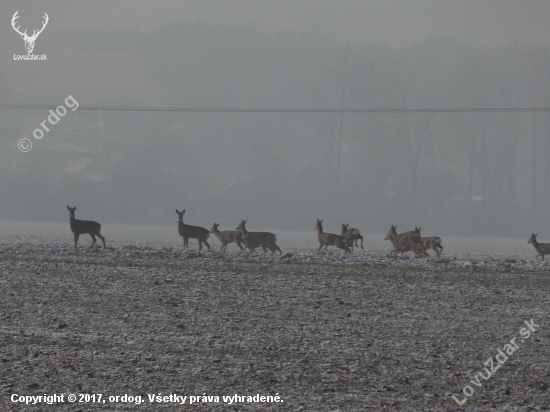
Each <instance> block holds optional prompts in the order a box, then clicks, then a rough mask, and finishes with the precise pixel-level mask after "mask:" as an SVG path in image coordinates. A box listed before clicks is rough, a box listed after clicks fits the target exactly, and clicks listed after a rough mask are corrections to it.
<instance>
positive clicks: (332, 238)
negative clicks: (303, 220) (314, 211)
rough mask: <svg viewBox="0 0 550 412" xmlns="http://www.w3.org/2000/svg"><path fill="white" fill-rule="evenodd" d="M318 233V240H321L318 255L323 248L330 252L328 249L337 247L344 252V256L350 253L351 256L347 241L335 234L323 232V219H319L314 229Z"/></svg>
mask: <svg viewBox="0 0 550 412" xmlns="http://www.w3.org/2000/svg"><path fill="white" fill-rule="evenodd" d="M313 229H314V230H316V231H317V240H319V249H318V250H317V254H319V252H320V251H321V248H322V247H323V246H324V247H325V250H326V251H328V249H327V247H329V246H336V247H337V248H339V249H343V250H344V254H345V253H348V254H350V255H351V252H350V250H349V247H348V245H347V239H346V238H345V237H343V236H340V235H335V234H334V233H324V232H323V219H321V220H319V219H317V223H316V224H315V227H314V228H313Z"/></svg>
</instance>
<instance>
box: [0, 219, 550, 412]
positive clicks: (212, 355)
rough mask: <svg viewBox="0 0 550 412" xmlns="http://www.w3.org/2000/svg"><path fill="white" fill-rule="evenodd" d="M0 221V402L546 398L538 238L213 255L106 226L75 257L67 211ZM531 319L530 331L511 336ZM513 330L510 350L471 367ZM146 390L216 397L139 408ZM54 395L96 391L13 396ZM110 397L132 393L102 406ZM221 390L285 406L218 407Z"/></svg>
mask: <svg viewBox="0 0 550 412" xmlns="http://www.w3.org/2000/svg"><path fill="white" fill-rule="evenodd" d="M10 225H11V223H10V224H6V223H3V224H2V225H0V231H1V235H0V410H32V411H41V410H43V411H50V410H52V411H53V410H55V411H62V410H82V411H88V410H182V409H183V410H220V411H222V410H223V411H226V410H231V411H240V410H311V411H336V410H341V411H380V410H392V411H393V410H395V411H417V410H418V411H420V410H422V411H424V410H426V411H442V410H465V411H488V410H493V411H523V410H550V407H549V405H550V388H549V385H550V384H549V382H550V350H549V346H548V343H549V337H550V333H549V331H548V326H547V325H548V324H549V322H548V321H549V311H548V307H549V304H550V295H549V293H548V292H549V286H550V278H549V274H548V273H547V271H546V270H547V266H546V262H544V263H543V262H541V261H540V260H539V261H538V262H536V261H535V260H534V256H533V255H534V253H533V252H534V250H532V251H531V250H530V248H526V249H525V253H522V252H519V251H518V252H517V253H515V256H514V257H511V255H508V254H507V253H506V247H511V245H515V244H516V242H515V241H512V240H507V241H506V242H503V243H502V244H501V247H502V249H498V250H497V249H495V250H496V251H497V252H498V253H497V252H492V255H473V254H466V253H459V252H455V251H454V250H453V253H448V254H445V252H446V251H447V249H445V250H444V256H443V259H439V260H436V259H432V258H430V259H424V258H423V259H416V258H413V257H409V256H406V257H403V258H390V257H388V256H387V253H386V252H387V250H389V247H388V246H389V242H388V243H387V244H386V243H384V242H381V243H380V244H381V245H382V246H383V247H382V248H381V249H383V251H376V248H377V246H376V244H375V243H374V242H375V239H374V238H377V236H379V235H377V236H374V237H373V238H372V243H370V242H371V241H370V240H367V239H366V240H367V242H368V243H366V244H365V246H366V249H367V250H366V253H361V254H354V255H353V256H352V257H345V256H343V255H342V253H341V251H335V252H334V253H330V254H322V255H316V254H315V253H314V252H316V250H314V249H312V248H315V246H316V245H315V243H314V242H312V244H311V248H310V247H309V244H305V243H302V242H305V240H306V239H308V238H307V237H306V236H310V235H311V236H312V238H313V240H314V241H316V240H315V233H314V232H313V230H312V233H311V234H309V233H303V234H300V233H298V234H296V233H289V232H281V233H279V232H277V235H278V238H279V241H278V243H279V244H280V245H281V247H282V248H283V253H284V255H283V256H274V255H271V254H268V255H265V254H264V253H263V252H260V253H255V254H253V255H248V254H245V253H240V252H239V251H238V249H236V248H235V247H232V248H231V251H230V252H229V253H225V254H224V253H221V252H220V251H219V246H218V245H219V244H218V241H217V239H215V238H214V239H212V242H211V244H213V245H215V247H214V248H213V249H214V250H213V251H212V252H205V253H201V254H198V253H197V250H196V248H197V245H196V243H191V247H192V249H193V250H191V251H189V252H184V253H182V250H181V240H180V238H179V237H178V236H177V232H176V234H175V235H174V233H173V232H174V231H176V230H175V228H169V227H167V228H159V227H149V228H145V229H144V227H137V226H120V227H116V230H115V228H114V227H113V228H111V227H110V226H109V230H106V229H107V228H106V227H105V233H104V234H105V236H106V237H107V240H108V246H109V248H108V249H107V250H103V249H95V250H92V251H91V250H88V249H87V246H88V245H89V244H90V242H91V241H90V239H89V237H86V236H82V237H81V241H80V242H81V243H80V245H81V247H80V249H79V250H78V251H76V252H75V251H74V250H73V249H72V239H71V236H70V232H69V233H67V232H68V223H67V225H66V226H64V225H58V224H54V225H51V226H48V225H44V226H43V229H42V228H39V229H36V227H35V229H33V230H30V229H31V228H28V232H25V231H24V230H23V229H22V228H23V227H26V224H25V225H23V226H22V225H14V226H10ZM42 230H44V231H42ZM10 231H11V232H10ZM108 233H110V234H109V235H108ZM30 235H34V236H30ZM300 236H303V237H300ZM369 238H370V237H369ZM382 238H383V235H382ZM128 239H131V241H130V240H128ZM457 239H458V238H457ZM458 240H459V239H458ZM443 241H444V243H443V244H444V245H445V246H446V247H447V246H448V244H447V243H451V244H453V249H454V247H455V246H454V245H459V244H460V242H459V241H457V242H456V243H454V242H451V241H450V240H449V242H447V239H446V238H444V240H443ZM191 242H193V241H191ZM292 242H297V243H295V244H293V243H292ZM476 242H478V240H476ZM518 242H519V240H518ZM523 242H525V244H526V240H523ZM466 243H467V244H471V243H472V240H471V239H470V240H469V242H465V243H464V244H465V245H466ZM481 244H483V241H482V240H479V245H481ZM493 244H494V243H493ZM290 245H297V246H298V247H295V246H290ZM506 245H508V246H506ZM526 245H527V244H526ZM527 246H531V245H527ZM456 247H458V246H456ZM520 247H521V245H520V244H519V243H518V250H519V249H520ZM449 248H450V247H449ZM459 250H460V249H459ZM548 268H549V269H550V265H549V266H548ZM531 319H533V321H534V322H535V323H536V324H538V325H540V327H537V328H536V329H537V330H536V332H534V333H532V334H531V336H530V337H529V338H528V339H524V340H523V341H521V339H522V337H521V336H520V329H521V328H522V327H526V325H525V324H524V321H526V320H529V321H530V320H531ZM513 338H516V342H517V344H518V346H519V349H517V350H516V351H515V352H514V353H513V354H511V355H510V356H509V359H507V360H506V362H505V364H504V365H503V366H502V367H500V368H499V369H498V370H495V371H494V375H493V376H491V377H489V378H488V379H487V380H484V379H481V378H480V375H479V373H483V374H485V375H486V373H485V372H484V368H485V367H486V366H485V365H484V363H485V362H486V361H487V360H488V359H489V358H491V357H492V358H493V359H494V357H495V356H496V355H497V354H498V352H497V349H501V350H505V349H504V348H505V346H504V345H506V344H507V343H509V342H510V340H511V339H513ZM494 363H495V365H496V364H497V361H496V360H494ZM476 376H477V380H476ZM472 381H473V382H474V383H472ZM478 381H479V382H478ZM478 383H479V384H478ZM466 385H467V386H469V387H471V389H472V390H473V393H472V395H471V396H470V397H469V398H468V399H467V401H466V402H465V403H464V404H463V405H462V407H459V406H458V405H457V403H456V402H455V401H454V400H453V399H452V397H451V396H452V395H453V394H454V395H455V396H456V397H457V399H458V400H460V401H462V400H463V399H464V398H465V395H464V394H463V388H464V387H465V386H466ZM467 391H468V389H467ZM159 392H160V393H162V394H163V395H169V394H178V395H180V396H188V397H189V396H197V395H199V396H201V395H203V394H207V395H210V396H219V397H220V402H218V403H216V402H213V403H205V404H202V403H198V404H194V405H189V404H188V402H189V398H187V399H188V400H187V404H186V405H185V407H180V406H177V405H175V404H169V403H166V404H157V403H155V404H151V403H149V401H148V395H149V394H151V395H152V394H158V393H159ZM52 393H58V394H60V393H63V394H65V395H68V394H70V393H73V394H86V393H88V394H91V393H102V394H103V396H104V398H103V399H107V403H106V404H100V405H97V404H96V405H94V404H92V403H80V404H79V403H78V402H77V403H76V404H74V405H69V404H67V403H64V404H58V405H56V406H55V407H54V406H47V405H46V406H45V405H41V406H38V407H25V406H21V405H19V404H17V405H16V404H13V403H10V402H9V400H10V397H11V396H12V395H13V394H19V395H35V396H36V395H43V394H52ZM124 394H128V395H132V396H142V397H143V400H144V403H142V404H141V405H139V406H136V405H135V402H134V403H131V404H130V403H121V402H118V403H115V402H113V403H111V402H109V401H108V397H109V396H117V395H118V396H122V395H124ZM235 394H239V395H256V394H260V395H265V396H267V395H271V396H273V395H275V394H279V396H281V398H282V399H283V401H284V402H279V403H276V404H275V403H269V404H268V403H263V404H258V403H246V402H242V403H234V404H232V405H228V404H227V403H223V398H222V396H224V395H225V396H227V395H235Z"/></svg>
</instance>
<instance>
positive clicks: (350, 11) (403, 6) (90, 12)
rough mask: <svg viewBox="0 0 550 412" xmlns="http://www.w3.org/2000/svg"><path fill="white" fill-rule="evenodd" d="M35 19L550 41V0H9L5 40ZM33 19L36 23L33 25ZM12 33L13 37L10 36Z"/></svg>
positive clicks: (366, 37)
mask: <svg viewBox="0 0 550 412" xmlns="http://www.w3.org/2000/svg"><path fill="white" fill-rule="evenodd" d="M17 9H21V10H25V12H26V13H33V14H35V16H34V17H27V16H22V17H21V19H20V20H21V21H23V20H24V19H29V22H30V21H34V20H36V22H37V23H38V24H39V22H40V16H41V15H40V13H43V12H44V11H47V12H49V13H50V16H51V17H52V20H51V24H52V25H56V24H58V25H64V26H72V27H79V28H81V29H88V28H97V27H102V26H111V27H139V28H140V29H141V30H154V29H158V28H160V27H162V26H164V25H166V24H169V23H171V22H174V21H178V20H187V21H189V22H205V23H208V24H214V25H241V26H242V25H246V26H253V27H256V28H259V29H262V30H266V31H269V32H270V33H276V32H278V31H281V30H283V31H284V30H293V31H301V32H304V33H307V34H310V35H322V36H326V37H328V38H330V39H333V40H334V41H335V42H338V43H346V42H354V43H358V44H360V45H365V44H370V43H383V44H388V45H390V46H392V47H407V46H410V45H411V44H414V43H417V42H420V41H423V40H426V39H429V38H435V37H441V36H442V35H446V36H451V37H454V38H457V39H459V40H460V41H463V42H468V43H472V44H475V45H487V46H496V45H500V46H502V45H508V44H513V43H516V42H518V43H530V44H540V43H547V42H548V41H549V40H550V25H549V24H548V21H550V2H549V1H547V0H521V1H520V0H482V1H480V0H459V1H457V0H362V1H357V0H161V1H152V0H151V1H143V0H117V1H111V0H94V1H87V0H72V1H59V0H47V1H42V0H40V1H37V0H32V1H25V2H21V1H19V0H4V1H3V2H2V9H1V11H0V18H1V21H4V22H6V23H7V24H4V25H3V26H2V27H1V28H0V30H2V39H1V40H0V42H2V43H4V44H5V43H6V42H9V41H10V40H11V37H12V36H6V34H7V33H8V31H9V30H11V27H10V25H9V21H10V18H11V16H12V14H13V13H14V12H15V10H17ZM33 19H34V20H33ZM10 34H11V33H10Z"/></svg>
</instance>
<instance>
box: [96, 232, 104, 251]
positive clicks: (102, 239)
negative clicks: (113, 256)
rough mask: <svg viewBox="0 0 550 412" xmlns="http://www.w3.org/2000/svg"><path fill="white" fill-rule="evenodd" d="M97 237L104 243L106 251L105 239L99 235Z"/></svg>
mask: <svg viewBox="0 0 550 412" xmlns="http://www.w3.org/2000/svg"><path fill="white" fill-rule="evenodd" d="M97 237H98V238H100V239H101V241H102V242H103V249H106V247H105V238H104V237H103V236H101V235H100V234H99V233H97Z"/></svg>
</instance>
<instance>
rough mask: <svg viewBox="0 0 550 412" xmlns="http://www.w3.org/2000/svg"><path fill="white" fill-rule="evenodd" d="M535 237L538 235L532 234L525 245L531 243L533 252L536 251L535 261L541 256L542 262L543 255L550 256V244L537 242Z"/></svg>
mask: <svg viewBox="0 0 550 412" xmlns="http://www.w3.org/2000/svg"><path fill="white" fill-rule="evenodd" d="M537 236H538V233H537V234H534V233H532V234H531V237H530V238H529V240H528V241H527V243H531V244H532V245H533V246H534V247H535V250H536V251H537V257H536V258H535V259H538V258H539V256H541V257H542V260H544V255H550V243H539V242H537Z"/></svg>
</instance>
